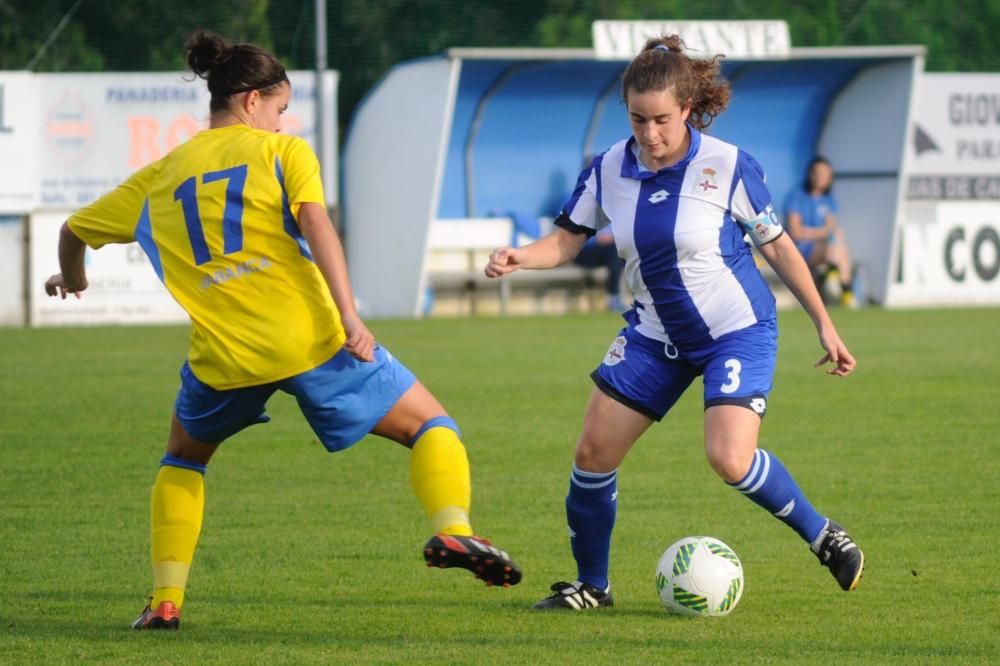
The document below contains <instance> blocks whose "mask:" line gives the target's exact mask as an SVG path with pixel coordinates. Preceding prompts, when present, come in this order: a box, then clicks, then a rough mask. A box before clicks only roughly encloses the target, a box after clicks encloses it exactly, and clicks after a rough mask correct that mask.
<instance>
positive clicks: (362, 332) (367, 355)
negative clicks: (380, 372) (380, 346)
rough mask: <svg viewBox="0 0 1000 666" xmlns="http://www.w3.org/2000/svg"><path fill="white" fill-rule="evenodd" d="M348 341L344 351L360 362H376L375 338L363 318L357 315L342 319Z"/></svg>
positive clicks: (345, 343)
mask: <svg viewBox="0 0 1000 666" xmlns="http://www.w3.org/2000/svg"><path fill="white" fill-rule="evenodd" d="M341 323H342V324H343V325H344V332H345V333H347V340H346V341H345V342H344V349H346V350H347V353H349V354H350V355H351V356H353V357H354V358H356V359H358V360H359V361H373V360H375V336H374V335H372V332H371V331H369V330H368V327H367V326H365V323H364V322H363V321H361V317H359V316H357V315H348V316H344V317H342V319H341Z"/></svg>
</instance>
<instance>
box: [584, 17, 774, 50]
mask: <svg viewBox="0 0 1000 666" xmlns="http://www.w3.org/2000/svg"><path fill="white" fill-rule="evenodd" d="M591 33H592V35H593V40H594V53H595V55H596V56H597V57H598V58H603V59H608V60H631V59H632V58H633V57H635V55H636V54H637V53H639V50H640V49H642V46H643V44H645V43H646V40H647V39H652V38H656V37H661V36H663V35H673V34H676V35H680V36H681V39H683V40H684V45H685V46H686V47H687V48H688V49H689V50H690V51H691V52H692V54H693V55H697V54H699V53H701V54H704V55H705V57H712V56H714V55H715V54H716V53H721V54H723V55H725V56H726V57H727V58H740V59H742V60H753V59H776V58H787V57H788V54H789V52H790V51H791V48H792V41H791V37H790V33H789V31H788V23H786V22H785V21H594V22H593V24H592V25H591Z"/></svg>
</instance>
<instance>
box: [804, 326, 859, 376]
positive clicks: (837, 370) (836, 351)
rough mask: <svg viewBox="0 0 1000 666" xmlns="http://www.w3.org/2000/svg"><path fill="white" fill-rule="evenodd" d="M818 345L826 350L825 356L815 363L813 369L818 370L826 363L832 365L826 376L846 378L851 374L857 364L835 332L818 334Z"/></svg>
mask: <svg viewBox="0 0 1000 666" xmlns="http://www.w3.org/2000/svg"><path fill="white" fill-rule="evenodd" d="M819 343H820V345H822V346H823V349H825V350H826V354H824V355H823V357H822V358H821V359H820V360H818V361H816V365H815V366H814V367H816V368H818V367H820V366H822V365H826V364H827V363H833V364H834V367H832V368H827V369H826V373H827V374H828V375H836V376H837V377H846V376H847V375H849V374H851V372H852V371H853V370H854V366H856V365H857V362H856V361H855V360H854V357H853V356H852V355H851V352H850V351H849V350H848V349H847V345H845V344H844V342H843V341H842V340H841V339H840V336H839V335H837V332H836V331H823V332H820V334H819Z"/></svg>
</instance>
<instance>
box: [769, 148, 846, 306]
mask: <svg viewBox="0 0 1000 666" xmlns="http://www.w3.org/2000/svg"><path fill="white" fill-rule="evenodd" d="M837 212H838V206H837V199H836V198H835V197H834V196H833V167H832V166H830V162H829V161H828V160H827V159H826V158H824V157H820V156H818V155H817V156H816V157H814V158H813V159H812V160H811V161H810V162H809V166H808V167H806V177H805V180H804V181H803V183H802V185H801V186H800V187H796V188H795V189H793V190H792V191H791V192H789V193H788V196H787V197H786V199H785V224H786V226H787V227H788V234H789V235H790V236H791V237H792V240H794V241H795V246H796V247H797V248H798V249H799V252H801V253H802V256H803V257H804V258H805V260H806V263H807V264H809V267H810V268H811V269H813V271H814V272H815V273H816V279H817V283H818V284H820V285H822V284H823V283H824V282H826V280H827V279H828V278H831V277H836V279H837V280H838V281H839V282H840V303H841V305H846V306H847V307H854V306H855V305H856V300H855V296H854V288H853V283H854V275H853V273H854V271H853V267H852V265H851V254H850V251H849V250H848V248H847V241H846V240H845V239H844V230H843V229H841V228H840V226H839V225H838V224H837Z"/></svg>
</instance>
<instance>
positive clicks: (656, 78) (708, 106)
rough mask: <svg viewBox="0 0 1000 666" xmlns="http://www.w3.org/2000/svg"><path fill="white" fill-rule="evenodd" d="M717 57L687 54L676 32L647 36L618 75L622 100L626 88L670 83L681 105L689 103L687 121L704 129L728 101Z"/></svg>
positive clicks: (644, 89) (659, 86)
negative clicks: (640, 47) (620, 76)
mask: <svg viewBox="0 0 1000 666" xmlns="http://www.w3.org/2000/svg"><path fill="white" fill-rule="evenodd" d="M720 60H722V56H721V55H716V56H714V57H712V58H709V59H703V58H692V57H690V56H688V55H687V54H685V53H684V41H683V40H682V39H681V38H680V37H679V36H677V35H664V36H663V37H660V38H657V39H650V40H647V41H646V44H645V45H644V46H643V47H642V51H640V52H639V55H637V56H636V57H635V58H633V59H632V62H630V63H629V65H628V67H627V68H626V69H625V74H624V75H623V76H622V101H623V102H625V104H626V105H627V104H628V95H629V93H630V92H636V93H643V92H647V91H650V90H653V91H659V90H666V89H667V88H670V87H673V89H674V97H676V98H677V102H678V103H679V104H680V105H681V106H682V107H683V106H686V105H687V104H690V105H691V114H690V116H689V117H688V122H689V123H690V124H691V125H692V126H693V127H696V128H698V129H704V128H706V127H708V126H709V125H711V124H712V120H714V119H715V117H716V116H717V115H719V114H720V113H722V112H723V111H725V110H726V106H727V105H728V104H729V97H730V92H729V82H728V81H726V80H725V79H724V78H723V77H722V75H721V74H720V73H719V61H720Z"/></svg>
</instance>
